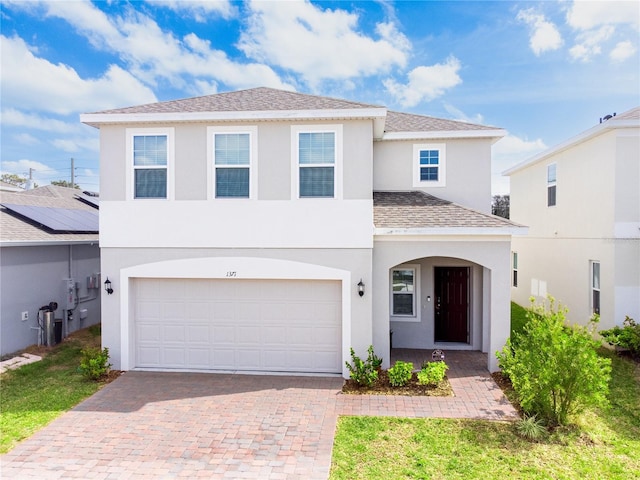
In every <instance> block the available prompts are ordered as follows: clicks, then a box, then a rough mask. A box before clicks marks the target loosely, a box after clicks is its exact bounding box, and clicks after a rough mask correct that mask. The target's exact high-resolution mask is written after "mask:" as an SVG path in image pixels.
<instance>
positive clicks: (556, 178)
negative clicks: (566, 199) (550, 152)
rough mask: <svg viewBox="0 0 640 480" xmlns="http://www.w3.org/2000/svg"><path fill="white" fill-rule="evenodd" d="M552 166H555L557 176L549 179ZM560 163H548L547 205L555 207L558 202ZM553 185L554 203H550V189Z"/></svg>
mask: <svg viewBox="0 0 640 480" xmlns="http://www.w3.org/2000/svg"><path fill="white" fill-rule="evenodd" d="M551 167H553V168H554V171H555V178H554V179H553V180H549V171H550V169H551ZM557 184H558V164H557V163H550V164H548V165H547V207H555V206H556V205H557V204H558V186H557ZM551 187H553V188H554V189H555V190H554V195H553V205H551V204H550V203H549V190H550V189H551Z"/></svg>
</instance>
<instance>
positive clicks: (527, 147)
mask: <svg viewBox="0 0 640 480" xmlns="http://www.w3.org/2000/svg"><path fill="white" fill-rule="evenodd" d="M547 148H548V147H547V146H546V145H545V143H544V142H543V141H542V139H540V138H538V139H536V140H528V139H526V138H520V137H518V136H516V135H513V134H510V133H509V134H507V135H506V136H505V137H503V138H502V139H500V140H499V141H498V142H497V143H495V144H494V145H493V146H492V147H491V151H492V162H491V193H492V194H493V195H505V194H508V193H509V177H504V176H503V175H502V172H504V171H505V170H507V169H509V168H511V167H513V166H515V165H517V164H519V163H521V162H523V161H525V160H527V159H529V158H531V157H533V156H534V155H536V154H538V153H540V152H542V151H544V150H546V149H547Z"/></svg>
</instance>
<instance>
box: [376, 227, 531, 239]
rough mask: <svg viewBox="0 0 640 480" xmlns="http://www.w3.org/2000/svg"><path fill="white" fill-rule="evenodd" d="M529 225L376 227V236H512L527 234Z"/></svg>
mask: <svg viewBox="0 0 640 480" xmlns="http://www.w3.org/2000/svg"><path fill="white" fill-rule="evenodd" d="M528 232H529V227H524V226H516V225H514V226H509V227H422V228H407V227H390V228H378V227H376V228H375V229H374V235H375V236H383V235H392V236H429V237H435V236H465V237H469V236H512V235H526V234H527V233H528Z"/></svg>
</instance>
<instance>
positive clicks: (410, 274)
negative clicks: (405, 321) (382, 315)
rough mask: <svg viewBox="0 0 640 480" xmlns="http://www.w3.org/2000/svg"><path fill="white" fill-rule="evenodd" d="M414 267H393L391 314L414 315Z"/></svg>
mask: <svg viewBox="0 0 640 480" xmlns="http://www.w3.org/2000/svg"><path fill="white" fill-rule="evenodd" d="M415 293H416V270H415V268H399V269H394V270H393V271H392V273H391V315H400V316H411V317H413V316H415V308H416V298H415Z"/></svg>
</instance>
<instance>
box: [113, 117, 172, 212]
mask: <svg viewBox="0 0 640 480" xmlns="http://www.w3.org/2000/svg"><path fill="white" fill-rule="evenodd" d="M143 136H166V137H167V165H166V167H165V166H158V167H153V166H144V167H139V168H158V169H160V168H165V169H166V170H167V196H166V198H135V174H136V170H137V168H136V167H135V166H134V165H133V139H134V137H143ZM126 143H127V144H126V157H127V167H126V170H127V179H126V185H125V190H126V197H127V200H135V201H137V202H144V201H151V202H156V201H163V200H174V198H175V184H174V183H175V182H174V168H175V167H174V165H175V129H174V128H173V127H158V128H127V129H126Z"/></svg>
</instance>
